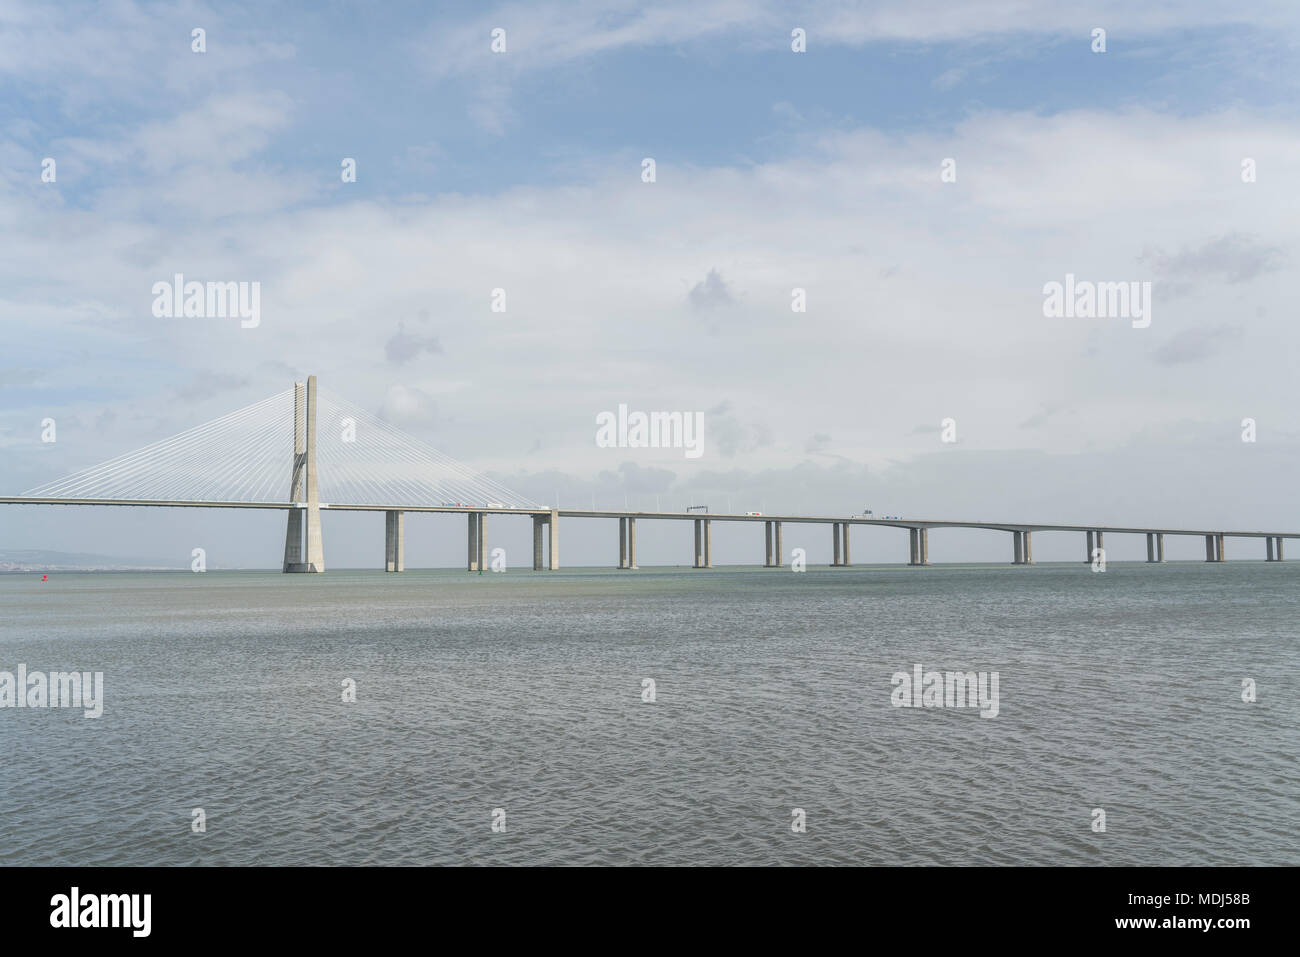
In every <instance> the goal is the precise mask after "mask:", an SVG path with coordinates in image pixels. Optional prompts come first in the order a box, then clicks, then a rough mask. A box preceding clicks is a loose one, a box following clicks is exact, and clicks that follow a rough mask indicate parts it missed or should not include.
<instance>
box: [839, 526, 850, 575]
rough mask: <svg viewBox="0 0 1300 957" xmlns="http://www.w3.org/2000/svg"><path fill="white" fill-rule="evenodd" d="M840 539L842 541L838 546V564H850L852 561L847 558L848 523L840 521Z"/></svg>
mask: <svg viewBox="0 0 1300 957" xmlns="http://www.w3.org/2000/svg"><path fill="white" fill-rule="evenodd" d="M840 540H841V541H842V542H843V543H844V544H843V545H842V546H840V564H841V565H852V564H853V561H852V560H851V559H850V558H849V523H848V522H840Z"/></svg>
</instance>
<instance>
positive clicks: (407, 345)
mask: <svg viewBox="0 0 1300 957" xmlns="http://www.w3.org/2000/svg"><path fill="white" fill-rule="evenodd" d="M424 352H430V353H434V354H440V353H441V352H442V346H441V344H439V342H438V338H437V337H436V336H413V335H411V334H410V333H409V332H407V331H406V325H405V323H401V322H399V323H398V324H397V332H395V333H394V334H393V335H392V337H391V338H390V339H389V340H388V341H387V342H386V343H384V355H385V357H386V358H387V359H388V361H389V362H392V363H394V364H396V365H402V364H403V363H406V362H410V361H411V360H412V359H414V358H415V357H416V356H418V355H420V354H421V353H424Z"/></svg>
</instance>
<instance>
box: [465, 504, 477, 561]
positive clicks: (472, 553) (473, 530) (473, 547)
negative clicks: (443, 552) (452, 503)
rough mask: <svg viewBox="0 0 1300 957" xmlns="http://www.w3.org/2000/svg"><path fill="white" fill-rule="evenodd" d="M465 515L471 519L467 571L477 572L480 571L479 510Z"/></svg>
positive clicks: (467, 548)
mask: <svg viewBox="0 0 1300 957" xmlns="http://www.w3.org/2000/svg"><path fill="white" fill-rule="evenodd" d="M465 517H466V518H467V519H468V520H469V532H468V541H467V543H466V546H467V547H466V555H465V571H467V572H476V571H478V512H470V513H468V514H467V515H466V516H465Z"/></svg>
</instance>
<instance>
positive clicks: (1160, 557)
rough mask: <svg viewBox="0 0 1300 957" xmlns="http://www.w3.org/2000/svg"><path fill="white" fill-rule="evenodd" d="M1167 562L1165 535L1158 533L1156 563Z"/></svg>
mask: <svg viewBox="0 0 1300 957" xmlns="http://www.w3.org/2000/svg"><path fill="white" fill-rule="evenodd" d="M1164 560H1165V533H1164V532H1156V561H1158V562H1164Z"/></svg>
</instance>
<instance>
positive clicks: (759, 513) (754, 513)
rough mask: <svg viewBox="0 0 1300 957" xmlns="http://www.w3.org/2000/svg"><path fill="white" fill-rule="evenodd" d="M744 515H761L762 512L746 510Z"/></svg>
mask: <svg viewBox="0 0 1300 957" xmlns="http://www.w3.org/2000/svg"><path fill="white" fill-rule="evenodd" d="M745 514H746V515H762V514H763V513H762V512H746V513H745Z"/></svg>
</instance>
